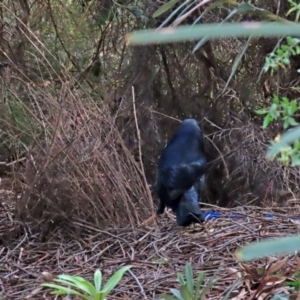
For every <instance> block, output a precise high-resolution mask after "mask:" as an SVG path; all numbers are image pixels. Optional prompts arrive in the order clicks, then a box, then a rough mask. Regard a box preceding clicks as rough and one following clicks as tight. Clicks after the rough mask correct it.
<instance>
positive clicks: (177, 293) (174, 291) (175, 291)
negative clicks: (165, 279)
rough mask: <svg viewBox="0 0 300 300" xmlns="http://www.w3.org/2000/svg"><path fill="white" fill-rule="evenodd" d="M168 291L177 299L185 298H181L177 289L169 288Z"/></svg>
mask: <svg viewBox="0 0 300 300" xmlns="http://www.w3.org/2000/svg"><path fill="white" fill-rule="evenodd" d="M170 291H171V293H172V294H173V295H174V296H175V297H176V298H177V299H178V300H185V299H183V298H182V296H181V294H180V291H178V290H176V289H170Z"/></svg>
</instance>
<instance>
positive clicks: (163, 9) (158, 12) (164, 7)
mask: <svg viewBox="0 0 300 300" xmlns="http://www.w3.org/2000/svg"><path fill="white" fill-rule="evenodd" d="M179 1H180V0H171V1H169V2H167V3H165V4H164V5H162V6H161V7H160V8H159V9H157V10H156V11H155V12H154V13H153V15H152V17H153V18H157V17H158V16H160V15H162V14H163V13H165V12H166V11H168V10H169V9H171V8H172V7H173V6H174V5H175V4H176V3H177V2H179Z"/></svg>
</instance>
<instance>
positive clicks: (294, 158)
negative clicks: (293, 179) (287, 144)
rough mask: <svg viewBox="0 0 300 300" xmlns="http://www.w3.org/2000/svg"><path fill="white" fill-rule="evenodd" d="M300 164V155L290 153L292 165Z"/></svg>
mask: <svg viewBox="0 0 300 300" xmlns="http://www.w3.org/2000/svg"><path fill="white" fill-rule="evenodd" d="M299 165H300V156H299V154H298V153H297V154H295V155H292V167H296V166H299Z"/></svg>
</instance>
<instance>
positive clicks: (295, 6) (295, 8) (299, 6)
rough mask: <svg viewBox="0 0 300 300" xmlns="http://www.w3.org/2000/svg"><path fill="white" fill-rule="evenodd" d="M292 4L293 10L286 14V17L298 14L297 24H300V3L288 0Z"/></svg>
mask: <svg viewBox="0 0 300 300" xmlns="http://www.w3.org/2000/svg"><path fill="white" fill-rule="evenodd" d="M288 1H289V2H290V3H291V6H292V7H291V8H290V10H289V11H288V12H287V13H286V15H287V16H288V15H289V14H291V13H293V12H295V13H296V18H295V21H296V22H299V16H300V4H299V3H296V2H295V1H293V0H288Z"/></svg>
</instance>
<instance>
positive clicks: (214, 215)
mask: <svg viewBox="0 0 300 300" xmlns="http://www.w3.org/2000/svg"><path fill="white" fill-rule="evenodd" d="M204 217H205V220H206V221H208V220H214V219H219V218H233V219H244V218H246V216H244V215H239V214H236V213H229V214H226V215H224V214H222V213H220V212H217V211H214V210H208V211H206V212H205V213H204ZM264 217H265V220H274V219H276V217H275V216H273V215H270V214H264ZM289 219H290V220H295V221H299V220H300V218H294V217H292V218H289Z"/></svg>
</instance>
